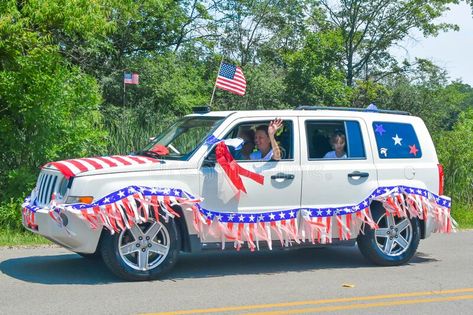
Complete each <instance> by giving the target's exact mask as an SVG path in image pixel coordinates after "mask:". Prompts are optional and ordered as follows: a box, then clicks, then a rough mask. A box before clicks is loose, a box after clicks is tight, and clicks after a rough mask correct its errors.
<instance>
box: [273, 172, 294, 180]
mask: <svg viewBox="0 0 473 315" xmlns="http://www.w3.org/2000/svg"><path fill="white" fill-rule="evenodd" d="M271 179H294V174H284V173H277V174H276V175H271Z"/></svg>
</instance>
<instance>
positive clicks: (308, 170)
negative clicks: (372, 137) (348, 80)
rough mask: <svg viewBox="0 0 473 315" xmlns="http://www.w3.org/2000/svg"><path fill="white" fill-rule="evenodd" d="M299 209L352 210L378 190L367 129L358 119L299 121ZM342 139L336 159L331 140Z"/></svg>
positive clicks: (307, 118)
mask: <svg viewBox="0 0 473 315" xmlns="http://www.w3.org/2000/svg"><path fill="white" fill-rule="evenodd" d="M299 122H300V127H301V129H300V130H301V141H302V143H301V163H302V165H304V167H303V172H302V181H303V185H302V200H301V204H302V208H324V209H327V208H341V207H350V206H351V207H354V206H357V205H358V204H359V203H360V202H362V201H363V200H364V199H365V198H366V197H368V196H370V194H371V193H372V192H373V191H374V190H375V189H376V188H377V187H378V179H377V172H376V168H375V165H374V163H373V156H372V153H371V149H370V142H369V138H368V132H367V126H366V124H365V122H364V121H363V120H362V119H360V118H348V119H340V118H339V117H333V118H330V117H327V118H309V117H301V118H300V121H299ZM340 135H342V136H341V137H342V138H343V137H344V138H345V139H344V140H345V156H343V155H341V156H342V157H341V158H337V157H336V154H335V153H334V151H333V146H332V144H331V139H335V140H334V141H336V140H339V139H338V138H340Z"/></svg>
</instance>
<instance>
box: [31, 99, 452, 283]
mask: <svg viewBox="0 0 473 315" xmlns="http://www.w3.org/2000/svg"><path fill="white" fill-rule="evenodd" d="M275 117H280V118H282V120H283V128H281V129H280V130H279V132H278V133H277V134H276V136H275V138H276V141H277V144H278V146H279V148H280V151H281V159H280V160H277V161H276V160H272V159H269V160H250V159H245V158H244V157H242V155H241V154H238V153H239V151H238V150H239V149H240V148H239V147H238V145H236V147H237V148H233V147H230V145H231V144H232V142H238V141H234V139H235V138H237V136H240V135H241V134H242V133H244V132H246V133H247V134H250V135H251V134H252V132H254V129H255V128H257V127H258V126H261V125H268V123H269V122H270V121H271V120H273V119H274V118H275ZM337 137H338V140H337V139H335V138H337ZM231 139H233V140H231ZM334 139H335V140H334ZM252 140H253V139H251V138H249V139H248V138H247V139H246V142H245V146H246V148H247V150H248V148H249V150H250V151H256V148H255V147H254V144H253V143H252ZM334 141H339V142H340V141H341V143H342V144H341V146H342V148H343V151H344V152H343V154H341V155H340V154H338V153H337V152H335V151H334V144H335V143H334ZM222 143H223V144H225V145H222ZM227 144H228V147H227V146H226V145H227ZM237 144H238V143H237ZM216 147H217V148H219V149H217V150H216ZM240 147H241V145H240ZM222 152H223V153H222ZM224 153H227V154H226V155H225V154H224ZM228 153H230V156H231V157H229V154H228ZM233 158H235V159H236V160H234V159H233ZM442 190H443V170H442V166H441V165H440V164H439V162H438V159H437V155H436V152H435V148H434V144H433V142H432V139H431V137H430V135H429V132H428V130H427V128H426V126H425V124H424V123H423V121H422V120H421V119H420V118H418V117H414V116H411V115H409V114H408V113H404V112H395V111H381V110H362V109H349V108H336V109H335V108H325V107H324V108H321V107H301V108H298V109H297V110H277V111H276V110H268V111H262V110H261V111H220V112H218V111H217V112H212V111H209V110H206V109H205V108H199V109H198V110H197V111H196V112H195V113H194V114H191V115H187V116H185V117H183V118H182V119H181V120H179V121H178V122H177V123H175V124H174V125H173V126H171V127H170V128H169V129H167V130H166V131H165V132H163V133H162V134H161V135H159V136H157V137H156V138H154V139H153V140H152V141H151V142H150V144H149V145H148V146H147V147H146V148H144V150H143V151H140V152H136V153H135V154H132V155H128V156H110V157H94V158H82V159H72V160H66V161H60V162H52V163H48V164H47V165H45V167H43V169H42V171H41V174H40V175H39V178H38V181H37V185H36V188H35V189H34V190H33V192H32V194H31V196H29V197H28V198H27V199H26V200H25V203H24V205H23V225H24V226H25V227H26V228H27V229H28V230H30V231H32V232H34V233H38V234H40V235H43V236H44V237H46V238H47V239H49V240H51V241H53V242H55V243H57V244H60V245H62V246H63V247H65V248H67V249H69V250H71V251H74V252H77V253H79V254H81V255H83V256H94V255H101V257H102V258H103V261H104V262H105V264H106V265H107V266H108V267H109V268H110V270H111V271H112V272H114V273H115V274H116V275H118V276H120V277H122V278H124V279H128V280H149V279H156V278H157V277H159V275H160V274H162V273H163V272H165V271H167V270H169V269H170V268H171V267H172V266H173V265H174V264H175V262H176V260H177V257H178V253H179V252H180V251H185V252H198V251H202V250H207V249H223V248H229V247H235V248H236V249H238V250H240V249H250V250H260V249H263V248H269V249H275V248H285V247H291V248H300V247H302V246H327V245H330V244H331V245H336V244H343V245H349V244H351V245H355V243H357V245H358V247H359V248H360V250H361V252H362V254H363V255H364V256H365V257H366V258H367V259H369V260H370V261H372V262H373V263H376V264H379V265H399V264H402V263H405V262H406V261H408V260H409V259H410V258H411V257H412V256H413V255H414V254H415V252H416V249H417V246H418V244H419V240H420V239H423V238H426V237H428V236H429V235H430V234H431V233H432V232H434V231H438V232H449V231H450V230H451V229H452V225H453V224H452V220H451V217H450V199H449V198H448V197H445V196H442V194H443V193H442Z"/></svg>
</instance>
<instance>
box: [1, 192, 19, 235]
mask: <svg viewBox="0 0 473 315" xmlns="http://www.w3.org/2000/svg"><path fill="white" fill-rule="evenodd" d="M22 203H23V200H22V199H20V198H18V199H13V198H10V200H9V201H5V202H3V203H2V204H0V226H1V227H2V230H15V231H21V230H22V229H23V228H22V225H21V204H22Z"/></svg>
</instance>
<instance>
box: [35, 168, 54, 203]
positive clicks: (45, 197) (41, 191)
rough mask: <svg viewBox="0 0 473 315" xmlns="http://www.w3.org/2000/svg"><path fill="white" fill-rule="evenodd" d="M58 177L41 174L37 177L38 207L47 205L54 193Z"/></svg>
mask: <svg viewBox="0 0 473 315" xmlns="http://www.w3.org/2000/svg"><path fill="white" fill-rule="evenodd" d="M57 183H58V176H57V175H55V174H48V173H44V172H42V173H41V174H40V175H39V178H38V183H37V186H36V187H37V199H36V203H37V204H38V205H40V206H44V205H47V204H49V202H50V201H51V195H52V194H53V193H54V192H56V186H57Z"/></svg>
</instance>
